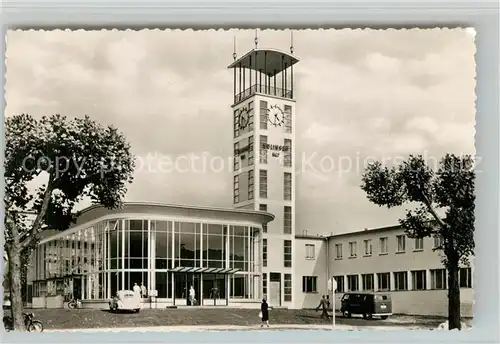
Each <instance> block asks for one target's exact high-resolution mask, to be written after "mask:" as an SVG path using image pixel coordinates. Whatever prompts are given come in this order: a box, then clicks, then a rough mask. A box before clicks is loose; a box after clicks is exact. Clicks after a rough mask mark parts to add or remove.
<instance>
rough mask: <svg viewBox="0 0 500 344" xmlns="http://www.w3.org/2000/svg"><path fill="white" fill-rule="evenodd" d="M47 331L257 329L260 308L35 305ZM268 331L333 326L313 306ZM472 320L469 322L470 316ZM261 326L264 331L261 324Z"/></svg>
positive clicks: (277, 313) (421, 324)
mask: <svg viewBox="0 0 500 344" xmlns="http://www.w3.org/2000/svg"><path fill="white" fill-rule="evenodd" d="M30 311H32V312H34V313H35V317H36V319H38V320H40V321H42V322H43V324H44V326H45V329H46V331H60V330H72V331H86V332H87V331H109V330H113V329H115V330H120V331H161V332H165V331H196V330H197V331H228V330H261V328H260V319H259V318H258V310H256V309H235V308H226V307H224V308H196V307H193V308H179V309H143V310H141V312H140V313H126V312H123V313H111V312H109V311H108V310H96V309H76V310H69V309H34V310H30ZM269 316H270V324H271V327H270V328H269V330H277V329H288V330H332V329H333V325H332V320H331V319H329V320H326V319H321V318H320V312H315V311H314V310H287V309H274V310H271V311H270V312H269ZM443 321H445V319H443V318H436V317H411V316H393V317H391V318H389V319H387V320H380V319H373V320H364V319H362V318H358V317H355V318H350V319H346V318H343V317H341V316H340V314H338V315H337V317H336V327H335V329H338V330H354V329H359V328H361V329H371V328H378V329H391V328H394V329H398V328H405V329H435V328H437V326H438V325H439V324H440V323H442V322H443ZM468 322H469V323H470V320H468ZM264 330H268V329H267V328H264Z"/></svg>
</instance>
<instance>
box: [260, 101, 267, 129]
mask: <svg viewBox="0 0 500 344" xmlns="http://www.w3.org/2000/svg"><path fill="white" fill-rule="evenodd" d="M268 118H269V114H268V113H267V102H266V101H263V100H261V101H260V129H264V130H266V129H267V121H268Z"/></svg>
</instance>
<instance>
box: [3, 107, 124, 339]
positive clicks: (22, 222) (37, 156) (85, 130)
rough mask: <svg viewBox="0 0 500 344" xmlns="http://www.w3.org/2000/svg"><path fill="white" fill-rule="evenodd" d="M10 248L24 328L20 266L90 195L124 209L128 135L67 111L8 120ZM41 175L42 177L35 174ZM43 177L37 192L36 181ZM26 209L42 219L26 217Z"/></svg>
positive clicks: (18, 323) (18, 322)
mask: <svg viewBox="0 0 500 344" xmlns="http://www.w3.org/2000/svg"><path fill="white" fill-rule="evenodd" d="M4 169H5V171H4V172H5V199H4V203H5V218H4V221H5V251H6V252H7V256H8V264H9V274H10V300H11V305H12V317H13V320H14V327H15V329H16V330H18V331H24V330H25V328H24V321H23V315H22V298H21V286H22V284H21V283H22V282H21V280H22V276H21V275H22V270H23V269H22V266H23V265H26V263H27V261H28V260H29V255H30V254H31V251H32V250H33V248H34V247H36V244H37V240H39V233H40V232H41V231H43V230H45V229H55V230H65V229H67V228H68V227H69V226H70V225H71V224H72V223H74V222H75V220H76V218H77V213H76V212H75V211H74V208H75V205H77V204H78V203H79V202H81V201H82V200H84V199H90V200H91V201H92V202H93V203H100V204H102V205H103V206H105V207H107V208H109V209H113V208H118V207H120V206H121V201H122V199H123V197H124V195H125V193H126V191H127V188H126V187H127V184H128V183H131V182H132V180H133V177H132V174H133V170H134V157H133V155H132V154H131V153H130V145H129V143H128V142H127V141H126V139H125V137H124V135H123V134H122V133H120V132H118V130H117V129H116V128H114V127H112V126H108V127H103V126H101V125H99V124H97V123H96V122H94V121H92V120H91V119H90V118H89V117H88V116H85V117H84V118H76V119H71V120H70V119H68V118H66V117H65V116H61V115H52V116H48V117H46V116H44V117H42V118H41V119H39V120H37V119H35V118H33V117H32V116H30V115H27V114H21V115H16V116H13V117H9V118H7V119H6V124H5V160H4ZM35 178H36V179H35ZM41 178H44V179H45V183H44V184H43V185H42V186H40V187H39V188H38V189H37V190H36V191H34V192H32V191H31V190H30V188H32V187H33V185H32V184H33V183H35V182H37V181H38V180H39V179H41ZM26 212H32V213H34V214H35V215H36V216H35V218H34V220H33V221H28V220H27V218H26Z"/></svg>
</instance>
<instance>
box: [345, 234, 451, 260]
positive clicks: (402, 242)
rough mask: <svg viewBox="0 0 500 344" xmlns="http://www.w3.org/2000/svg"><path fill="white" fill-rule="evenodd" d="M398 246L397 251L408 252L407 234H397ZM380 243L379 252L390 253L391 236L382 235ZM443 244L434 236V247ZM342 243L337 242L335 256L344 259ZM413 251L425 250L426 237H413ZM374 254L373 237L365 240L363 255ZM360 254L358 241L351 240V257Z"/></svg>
mask: <svg viewBox="0 0 500 344" xmlns="http://www.w3.org/2000/svg"><path fill="white" fill-rule="evenodd" d="M396 242H397V248H396V253H404V252H406V236H405V235H397V236H396ZM378 244H379V251H378V253H379V254H388V253H389V237H382V238H379V239H378ZM442 244H443V242H442V239H441V238H440V237H435V238H434V247H433V248H438V247H441V246H442ZM342 246H343V245H342V244H335V258H336V259H342V258H343V256H344V254H343V250H342ZM412 249H413V251H423V250H424V239H423V238H415V239H413V248H412ZM372 254H373V244H372V239H366V240H363V255H364V256H371V255H372ZM357 256H358V242H357V241H350V242H349V258H355V257H357Z"/></svg>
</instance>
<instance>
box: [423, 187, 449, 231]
mask: <svg viewBox="0 0 500 344" xmlns="http://www.w3.org/2000/svg"><path fill="white" fill-rule="evenodd" d="M422 197H423V198H424V204H425V205H426V206H427V208H428V209H429V212H430V213H431V214H432V216H433V217H434V219H435V220H436V221H437V222H438V223H439V225H440V226H441V227H443V226H444V225H445V223H444V221H443V219H441V217H440V216H439V215H438V213H437V212H436V210H435V209H434V207H433V206H432V204H431V201H430V199H429V197H427V195H426V194H425V193H424V192H423V191H422Z"/></svg>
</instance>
